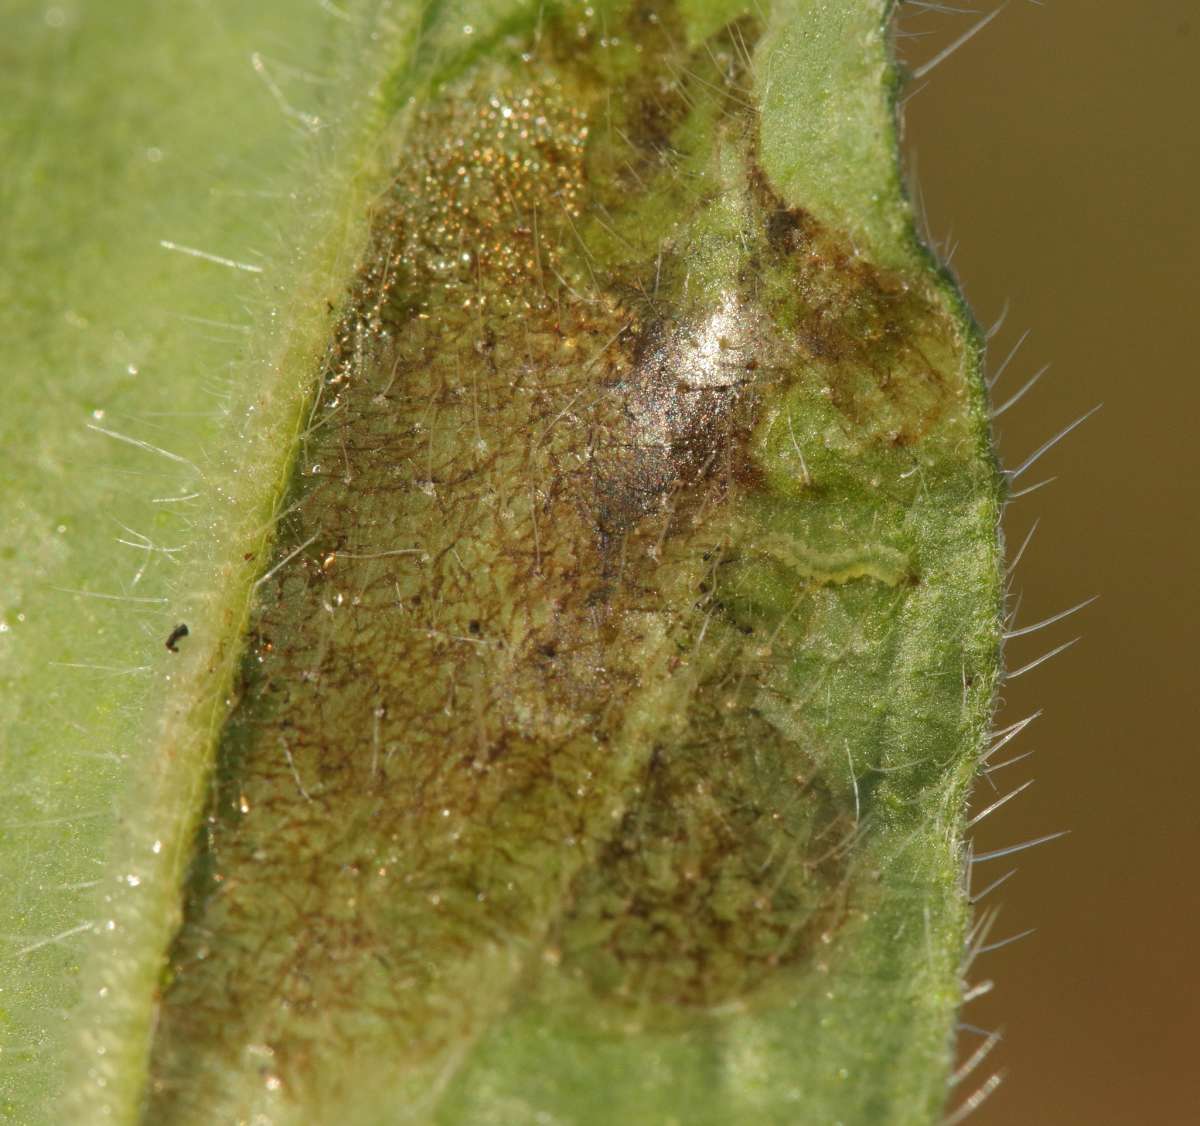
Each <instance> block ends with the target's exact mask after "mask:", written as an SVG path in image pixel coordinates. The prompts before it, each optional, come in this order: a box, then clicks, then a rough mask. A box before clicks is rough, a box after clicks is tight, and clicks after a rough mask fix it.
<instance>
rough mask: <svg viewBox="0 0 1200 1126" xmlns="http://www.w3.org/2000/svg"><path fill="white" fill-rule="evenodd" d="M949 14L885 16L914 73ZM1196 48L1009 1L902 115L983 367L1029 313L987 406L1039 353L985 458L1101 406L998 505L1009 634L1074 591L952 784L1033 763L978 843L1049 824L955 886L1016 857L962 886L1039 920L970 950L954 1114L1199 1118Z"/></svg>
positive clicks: (1132, 11)
mask: <svg viewBox="0 0 1200 1126" xmlns="http://www.w3.org/2000/svg"><path fill="white" fill-rule="evenodd" d="M954 3H955V6H962V7H974V8H976V13H975V14H974V15H971V14H950V13H933V12H928V11H919V10H916V9H918V8H919V6H918V5H913V6H912V7H911V8H910V7H909V6H908V5H905V12H904V13H902V15H901V23H900V27H901V29H902V30H906V31H908V32H914V33H918V34H916V35H914V36H913V37H912V38H907V39H905V41H904V47H903V50H904V52H905V54H906V57H907V58H908V59H909V60H910V62H911V63H912V64H915V65H919V64H920V63H921V62H923V61H925V60H927V59H930V58H932V57H933V56H934V55H936V54H937V52H938V51H939V50H940V49H941V48H942V47H944V46H946V45H947V44H948V43H950V42H951V41H952V40H953V39H954V38H956V37H957V36H958V35H959V34H961V33H962V32H963V31H964V30H966V29H967V28H968V27H970V25H971V24H972V23H973V22H975V21H976V20H978V18H979V17H980V16H981V15H984V14H986V12H987V11H988V10H989V9H990V8H991V6H992V5H991V4H990V3H988V4H986V5H983V4H982V0H978V2H976V3H973V2H972V0H954ZM924 33H928V34H924ZM1198 49H1200V10H1197V9H1196V7H1195V4H1194V0H1152V2H1151V3H1146V4H1127V3H1118V2H1116V0H1046V3H1044V4H1040V5H1039V4H1034V3H1030V2H1028V0H1013V2H1012V3H1010V4H1008V6H1007V7H1006V8H1005V10H1004V11H1003V12H1001V13H1000V15H999V17H998V18H996V19H995V20H994V21H993V22H992V23H990V24H989V25H988V26H987V27H986V28H984V29H983V30H982V31H981V32H980V33H979V35H978V36H976V37H975V38H974V39H973V40H972V41H971V42H969V43H967V44H965V45H964V46H963V47H962V48H961V49H960V50H959V51H958V52H957V53H955V54H954V55H953V56H952V57H950V58H949V59H947V60H946V61H945V62H943V63H941V64H940V65H939V66H938V67H937V68H936V69H935V70H933V71H932V72H931V73H930V74H929V75H928V85H927V86H925V88H923V89H922V88H921V87H922V85H923V83H922V82H921V81H917V82H916V83H914V86H913V89H914V90H915V93H913V94H912V96H911V98H910V100H909V101H908V103H907V106H906V110H907V112H906V117H907V125H906V136H905V147H906V149H907V150H908V153H909V157H910V162H911V161H912V159H913V157H914V156H915V158H916V172H917V179H918V181H919V184H920V189H921V194H922V196H923V201H924V207H925V211H926V214H927V216H928V225H929V229H930V232H931V234H932V236H933V237H934V238H935V239H936V240H938V241H939V242H940V243H941V245H942V246H943V248H945V247H946V246H948V245H953V244H955V243H957V250H956V251H955V252H954V256H953V266H954V269H955V271H956V272H957V273H958V275H959V277H960V278H961V280H962V283H963V285H964V287H965V289H966V292H967V295H968V297H969V298H970V300H971V302H972V305H973V307H974V309H975V310H976V315H977V317H978V319H979V320H980V322H981V323H984V324H987V323H990V322H991V321H992V320H994V319H995V318H996V317H997V316H998V315H999V314H1000V312H1001V310H1002V309H1003V307H1004V304H1005V301H1006V300H1009V301H1010V302H1011V312H1010V313H1009V316H1008V320H1007V323H1006V324H1005V326H1004V327H1003V329H1002V330H1001V331H1000V332H999V333H998V335H997V337H996V339H995V342H994V344H993V348H992V363H993V367H994V366H995V364H996V363H998V362H999V361H1000V360H1002V359H1003V357H1004V356H1005V354H1007V352H1008V350H1009V349H1010V348H1011V347H1012V345H1013V344H1015V343H1016V342H1017V340H1018V339H1019V338H1020V336H1021V335H1022V334H1023V333H1024V332H1025V331H1026V330H1027V329H1029V330H1032V331H1031V332H1030V335H1029V338H1028V340H1027V341H1026V342H1025V345H1024V347H1023V348H1022V349H1021V350H1020V352H1018V354H1017V356H1016V358H1015V359H1014V360H1013V363H1012V364H1011V365H1010V367H1009V369H1008V370H1007V371H1006V372H1005V374H1004V376H1003V379H1002V380H1001V382H1000V384H999V385H998V386H997V389H996V398H995V401H996V402H997V403H999V402H1002V401H1003V400H1004V398H1005V397H1006V393H1012V392H1014V391H1016V390H1017V389H1019V388H1020V386H1021V385H1022V383H1023V382H1024V380H1025V379H1027V378H1028V377H1029V376H1030V375H1031V374H1032V373H1033V372H1034V371H1036V370H1037V368H1039V367H1041V366H1042V364H1044V363H1048V362H1049V363H1052V364H1053V367H1052V369H1051V370H1050V372H1049V373H1048V374H1047V375H1046V377H1045V379H1044V380H1043V381H1042V383H1041V384H1039V385H1038V386H1037V388H1036V389H1035V390H1033V391H1031V392H1030V393H1029V395H1028V396H1026V397H1025V398H1024V399H1023V400H1022V401H1021V402H1020V403H1019V404H1018V405H1016V406H1014V407H1013V408H1012V409H1011V410H1010V411H1008V412H1006V413H1005V414H1004V416H1003V417H1002V418H1001V419H999V420H998V422H997V426H998V436H999V442H1000V449H1001V452H1002V455H1003V457H1004V459H1005V461H1006V463H1007V464H1009V465H1013V464H1016V463H1017V462H1018V461H1019V460H1020V459H1022V458H1023V457H1024V456H1025V455H1026V454H1027V453H1028V452H1029V451H1031V450H1033V449H1034V448H1036V447H1037V446H1038V445H1039V444H1040V443H1041V442H1042V441H1043V440H1044V439H1045V438H1047V437H1049V436H1050V435H1051V434H1052V433H1054V432H1056V431H1057V430H1058V429H1060V428H1061V427H1062V426H1063V425H1064V424H1065V423H1067V422H1069V421H1070V420H1072V419H1073V418H1075V417H1076V416H1078V415H1080V414H1082V413H1083V412H1084V411H1085V410H1087V409H1088V408H1089V407H1091V406H1093V405H1094V404H1096V403H1098V402H1101V401H1102V402H1103V403H1104V408H1103V410H1101V411H1100V413H1099V414H1097V415H1096V416H1095V417H1094V418H1092V419H1090V420H1089V421H1088V422H1087V423H1086V424H1085V425H1084V426H1083V427H1082V428H1081V429H1080V430H1079V431H1077V432H1076V433H1075V434H1073V435H1072V436H1071V437H1070V438H1069V439H1068V440H1067V441H1066V442H1064V443H1063V445H1062V446H1060V447H1058V448H1056V449H1055V450H1054V451H1052V452H1051V453H1048V454H1047V455H1046V457H1045V458H1044V459H1043V460H1042V462H1041V463H1040V464H1039V465H1038V466H1037V467H1036V469H1033V470H1031V471H1030V472H1029V474H1027V475H1026V477H1025V478H1023V479H1022V482H1021V483H1022V484H1029V483H1036V482H1037V481H1038V480H1040V479H1042V478H1043V477H1049V476H1057V477H1058V480H1056V481H1054V483H1053V484H1051V485H1048V486H1047V487H1046V488H1045V489H1042V490H1039V491H1038V492H1036V493H1034V494H1032V495H1030V496H1027V497H1024V498H1022V499H1019V500H1017V501H1015V502H1014V503H1013V504H1012V506H1011V507H1010V509H1009V511H1008V514H1007V517H1006V523H1005V527H1006V533H1007V535H1008V538H1009V543H1010V547H1011V549H1013V550H1015V548H1016V547H1017V546H1019V544H1020V542H1021V540H1022V539H1023V538H1024V536H1025V534H1026V532H1027V531H1028V529H1029V528H1030V526H1031V524H1032V523H1033V521H1034V520H1036V519H1039V518H1040V521H1041V523H1040V527H1039V529H1038V531H1037V534H1036V535H1035V537H1034V539H1033V541H1032V543H1031V544H1030V546H1029V549H1028V551H1027V552H1026V553H1025V557H1024V560H1023V561H1022V563H1021V566H1020V568H1019V569H1018V571H1017V572H1016V573H1015V576H1014V594H1019V593H1023V595H1024V597H1023V600H1022V603H1021V606H1020V613H1019V618H1018V622H1017V624H1018V625H1021V624H1025V623H1030V622H1034V621H1037V620H1039V619H1041V618H1043V617H1045V616H1047V615H1049V614H1052V613H1054V612H1056V611H1058V610H1060V609H1064V608H1066V607H1069V606H1072V605H1074V604H1075V603H1077V602H1079V601H1080V600H1081V599H1083V598H1085V597H1087V596H1088V595H1091V594H1099V595H1100V596H1101V597H1100V600H1099V601H1098V602H1097V603H1096V604H1095V605H1093V606H1091V607H1088V608H1087V609H1085V610H1083V611H1081V612H1080V613H1079V614H1078V615H1075V616H1074V617H1073V618H1071V619H1070V620H1068V621H1066V622H1063V623H1060V624H1059V625H1056V626H1054V627H1052V628H1049V629H1047V630H1045V631H1043V632H1040V633H1038V634H1035V635H1033V636H1031V637H1024V638H1021V639H1019V640H1016V641H1013V642H1012V643H1011V645H1010V649H1009V654H1008V660H1009V666H1010V667H1016V666H1017V665H1020V664H1022V663H1024V662H1025V661H1027V660H1029V659H1032V658H1033V657H1036V656H1037V655H1039V654H1040V653H1042V652H1044V651H1046V650H1048V649H1050V648H1052V647H1053V646H1054V645H1056V644H1058V643H1060V642H1062V641H1066V640H1069V639H1070V638H1071V637H1074V636H1075V635H1076V634H1077V633H1082V634H1083V635H1084V640H1083V641H1082V642H1081V643H1080V644H1079V645H1078V646H1077V647H1075V648H1073V649H1071V650H1070V651H1069V652H1067V653H1064V654H1062V655H1061V656H1059V657H1056V658H1055V659H1054V660H1052V661H1051V662H1049V663H1048V664H1047V665H1045V666H1043V667H1041V668H1039V669H1038V670H1037V671H1036V672H1033V673H1030V674H1029V675H1028V676H1027V677H1023V678H1021V679H1019V680H1016V681H1014V682H1012V683H1011V684H1010V685H1009V687H1008V688H1007V689H1006V691H1005V694H1004V695H1005V701H1004V705H1003V710H1002V712H1001V715H1000V722H1001V723H1002V724H1004V723H1008V722H1011V721H1013V720H1015V719H1019V718H1020V717H1022V716H1025V715H1027V714H1029V713H1030V712H1031V711H1034V710H1036V709H1037V708H1040V707H1044V708H1045V709H1046V711H1045V715H1044V716H1043V717H1042V718H1041V719H1039V720H1038V721H1037V722H1035V723H1034V724H1033V725H1031V727H1030V728H1029V729H1028V731H1027V732H1026V733H1025V734H1023V735H1022V736H1021V738H1020V739H1018V740H1017V741H1016V742H1015V743H1014V744H1012V745H1011V749H1012V750H1014V751H1016V752H1017V753H1020V752H1022V751H1026V750H1032V749H1036V751H1037V753H1036V754H1034V755H1033V756H1032V757H1031V758H1029V759H1027V760H1025V761H1023V762H1021V763H1020V764H1018V765H1014V766H1013V767H1011V768H1010V769H1008V770H1003V771H1000V772H998V773H997V774H996V775H995V776H994V781H995V782H996V785H997V787H998V790H997V791H996V792H993V791H992V790H991V788H990V786H988V785H987V784H986V783H985V784H981V785H980V787H979V789H978V790H977V798H978V799H982V800H980V801H978V802H977V806H978V807H980V808H981V807H982V806H983V805H984V804H986V803H987V802H989V801H991V800H993V799H994V798H995V797H997V796H1000V795H1003V794H1004V793H1007V792H1008V791H1009V790H1011V789H1012V788H1013V787H1014V786H1016V785H1018V784H1020V783H1021V782H1024V781H1026V780H1027V779H1029V778H1036V780H1037V781H1036V784H1035V785H1034V786H1032V787H1031V788H1030V789H1029V790H1028V791H1026V792H1025V793H1023V794H1021V795H1020V796H1019V797H1017V798H1016V799H1015V800H1014V801H1013V802H1011V803H1010V804H1009V805H1007V806H1005V807H1004V808H1003V809H1002V810H1000V811H998V812H997V813H996V814H995V815H994V816H993V817H990V818H988V819H987V820H986V821H984V822H983V823H982V824H981V826H980V828H979V831H978V835H977V836H976V850H977V851H979V850H982V849H989V848H995V847H997V846H1000V845H1006V844H1011V843H1015V842H1018V841H1021V840H1025V839H1027V838H1030V837H1035V836H1038V835H1041V834H1045V833H1048V832H1051V831H1053V830H1056V829H1069V830H1070V831H1071V834H1070V836H1068V837H1065V838H1063V839H1062V840H1058V841H1055V842H1053V843H1051V844H1047V845H1045V846H1044V847H1042V848H1037V849H1034V850H1031V851H1028V852H1023V853H1020V854H1018V855H1016V856H1014V857H1012V858H1011V859H1012V864H1011V865H1010V864H1008V863H1007V861H1005V860H997V861H993V862H991V863H989V864H986V865H982V866H980V868H979V870H978V873H977V875H976V883H975V887H976V889H977V890H978V889H979V888H981V887H983V886H985V885H986V883H987V882H988V881H989V880H991V879H992V878H993V877H995V876H999V875H1002V874H1003V873H1004V872H1005V871H1007V869H1008V867H1011V866H1017V867H1019V869H1020V870H1019V872H1018V874H1017V875H1016V876H1015V877H1014V878H1013V879H1012V880H1011V881H1009V882H1008V883H1007V884H1006V885H1005V886H1004V887H1003V889H1001V890H999V891H997V892H996V893H995V895H994V896H991V897H989V899H988V900H986V901H985V903H986V902H991V901H993V900H995V901H998V902H1002V903H1003V911H1002V913H1001V916H1000V919H999V921H998V923H997V925H996V927H995V929H994V931H993V932H992V938H994V939H1001V938H1004V937H1005V936H1006V935H1008V934H1015V933H1017V932H1020V931H1023V930H1025V929H1026V928H1028V927H1034V926H1036V927H1037V933H1036V934H1034V935H1032V936H1031V937H1029V938H1026V939H1023V940H1022V941H1020V942H1017V943H1015V944H1014V945H1012V946H1009V947H1006V948H1004V949H1002V950H998V951H996V952H994V953H990V954H985V955H983V956H982V957H981V958H980V959H979V961H978V963H977V964H976V967H975V971H974V975H973V976H974V977H975V978H976V979H979V978H991V979H993V980H994V981H995V983H996V988H995V990H994V991H993V993H992V994H990V995H989V996H986V997H983V998H981V999H979V1000H976V1001H973V1002H971V1003H970V1004H969V1005H968V1006H967V1009H966V1012H965V1015H964V1019H965V1020H966V1021H969V1022H970V1023H971V1024H973V1025H977V1026H979V1027H981V1028H986V1029H994V1028H997V1027H1002V1028H1003V1029H1004V1031H1005V1038H1004V1041H1003V1042H1002V1043H1001V1044H1000V1045H999V1046H998V1047H997V1049H996V1050H995V1051H994V1052H993V1053H992V1055H991V1057H990V1059H989V1060H988V1064H987V1065H985V1067H984V1068H982V1069H981V1070H980V1072H978V1073H976V1077H977V1078H978V1079H980V1080H982V1079H984V1078H986V1076H987V1075H988V1074H990V1072H991V1071H993V1070H996V1069H997V1068H1002V1069H1003V1070H1004V1071H1005V1072H1006V1079H1005V1082H1004V1084H1003V1085H1002V1086H1001V1087H1000V1088H999V1090H998V1091H997V1092H996V1093H995V1094H994V1095H993V1096H992V1098H991V1099H990V1100H989V1101H988V1103H987V1104H985V1106H984V1107H983V1108H982V1109H981V1110H980V1111H979V1112H978V1113H977V1114H976V1115H974V1116H972V1117H971V1118H970V1119H969V1121H970V1122H972V1123H976V1124H978V1126H985V1124H987V1126H998V1124H1012V1123H1019V1124H1021V1126H1043V1124H1045V1126H1049V1124H1054V1126H1061V1124H1064V1123H1087V1124H1094V1126H1107V1124H1117V1123H1120V1124H1126V1123H1136V1124H1141V1123H1154V1124H1156V1126H1158V1124H1175V1123H1200V1083H1197V1052H1198V1049H1200V1020H1198V1018H1200V985H1198V983H1197V952H1198V947H1200V881H1198V880H1197V875H1196V870H1197V863H1198V861H1200V848H1198V846H1200V830H1198V824H1197V821H1198V815H1197V799H1198V798H1200V757H1198V756H1197V753H1196V736H1195V729H1196V723H1195V709H1194V701H1195V698H1196V692H1195V687H1194V685H1195V681H1196V671H1195V668H1194V652H1195V639H1196V637H1197V636H1200V600H1198V598H1197V594H1196V587H1195V583H1196V580H1197V577H1198V575H1197V560H1198V555H1200V550H1198V544H1200V536H1198V533H1197V529H1196V517H1197V499H1198V485H1200V469H1198V467H1200V454H1198V452H1197V450H1198V442H1197V438H1196V429H1197V424H1198V420H1200V380H1198V378H1197V376H1198V375H1200V372H1198V370H1197V360H1196V355H1197V347H1196V343H1195V338H1196V332H1197V314H1196V305H1197V297H1198V296H1200V292H1198V286H1197V280H1196V271H1197V269H1200V217H1198V206H1197V205H1198V203H1200V81H1198V80H1200V71H1198V69H1197V61H1196V55H1197V50H1198ZM1009 749H1010V748H1006V751H1005V754H1004V757H1007V754H1006V753H1007V751H1008V750H1009ZM978 1042H979V1040H978V1036H977V1034H976V1033H974V1032H964V1034H963V1043H964V1045H965V1046H970V1047H974V1046H975V1045H977V1044H978ZM964 1086H967V1084H964Z"/></svg>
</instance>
